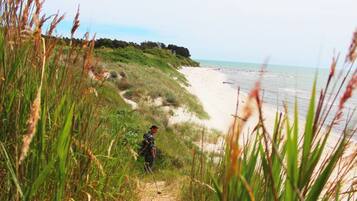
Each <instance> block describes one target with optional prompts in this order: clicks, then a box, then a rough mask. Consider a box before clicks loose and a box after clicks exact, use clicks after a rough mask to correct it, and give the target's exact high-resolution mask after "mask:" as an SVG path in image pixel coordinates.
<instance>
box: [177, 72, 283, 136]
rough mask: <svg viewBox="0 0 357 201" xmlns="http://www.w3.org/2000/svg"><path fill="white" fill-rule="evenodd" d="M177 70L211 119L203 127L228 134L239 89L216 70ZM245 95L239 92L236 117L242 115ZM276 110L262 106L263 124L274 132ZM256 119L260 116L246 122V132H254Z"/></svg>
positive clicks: (255, 114) (265, 105)
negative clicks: (252, 130)
mask: <svg viewBox="0 0 357 201" xmlns="http://www.w3.org/2000/svg"><path fill="white" fill-rule="evenodd" d="M179 71H180V72H181V73H182V74H183V75H184V76H185V77H186V78H187V80H188V82H189V84H190V86H189V87H187V90H188V91H189V92H190V93H192V94H193V95H195V96H196V97H197V98H198V99H199V101H200V102H201V104H202V105H203V107H204V109H205V111H206V112H207V113H208V115H209V116H210V119H208V120H203V121H202V122H203V123H202V124H203V125H204V126H206V127H207V128H211V129H217V130H219V131H221V132H223V133H227V132H228V130H229V127H230V125H231V124H232V121H233V115H234V114H235V110H236V106H237V95H238V89H235V88H234V87H232V86H231V84H230V83H229V82H228V81H227V79H226V75H225V74H224V73H222V72H220V71H219V69H217V68H209V67H199V68H196V67H182V68H181V69H180V70H179ZM247 96H248V94H247V93H246V92H243V91H240V92H239V107H238V108H239V109H238V115H239V114H240V113H241V110H242V108H243V107H242V105H244V104H245V102H246V99H247ZM276 111H277V110H276V108H274V107H272V106H271V105H269V104H267V103H263V114H264V117H265V119H264V122H265V123H266V126H267V127H268V129H269V130H271V129H273V125H274V120H275V114H276ZM258 120H259V116H258V114H257V113H256V112H255V113H254V114H253V115H252V117H251V118H250V119H249V120H248V121H247V123H246V126H245V129H247V130H251V129H253V128H254V126H255V125H256V124H257V122H258Z"/></svg>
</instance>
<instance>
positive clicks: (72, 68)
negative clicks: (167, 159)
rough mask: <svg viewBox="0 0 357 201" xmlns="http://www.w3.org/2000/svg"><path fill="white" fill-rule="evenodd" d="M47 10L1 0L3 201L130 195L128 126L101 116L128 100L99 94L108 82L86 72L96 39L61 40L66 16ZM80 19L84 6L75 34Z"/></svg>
mask: <svg viewBox="0 0 357 201" xmlns="http://www.w3.org/2000/svg"><path fill="white" fill-rule="evenodd" d="M41 9H42V2H40V1H39V0H35V1H33V0H27V1H23V0H19V1H8V0H6V1H5V0H1V1H0V14H1V16H0V23H1V25H0V26H1V28H0V176H1V179H0V200H70V199H74V200H78V199H89V198H93V199H96V200H98V199H105V200H108V199H112V200H117V199H120V198H121V197H125V195H127V194H128V193H130V194H131V192H132V191H133V190H132V189H131V187H132V185H133V183H132V182H131V181H128V180H125V179H124V178H125V176H126V175H127V174H128V171H129V170H130V168H129V167H130V166H132V163H131V160H129V159H128V158H129V157H130V155H129V156H128V151H126V149H125V147H119V146H117V145H118V144H120V140H121V137H122V136H121V135H118V133H124V132H125V130H126V129H127V128H128V125H125V126H124V127H119V125H118V124H122V122H110V121H109V122H104V123H103V121H104V120H105V119H106V118H107V117H103V115H104V114H103V113H104V112H109V113H110V114H113V115H115V114H116V113H115V112H114V111H117V110H118V107H120V106H122V107H123V108H122V109H125V106H124V103H120V101H121V102H122V100H121V99H120V97H119V96H117V97H116V99H118V100H119V99H120V100H119V101H116V99H115V98H114V99H110V100H109V99H104V98H101V96H102V94H103V93H105V91H107V90H109V88H108V86H107V85H105V84H103V82H102V81H91V80H89V79H88V71H89V70H90V69H91V68H93V66H95V64H94V62H93V60H94V59H93V54H92V53H93V48H94V40H91V39H89V35H88V34H86V35H85V36H84V39H85V40H84V42H83V44H74V43H71V44H70V45H69V46H67V45H62V44H61V41H60V40H59V39H58V38H57V37H54V36H52V34H53V33H54V30H55V29H56V26H57V25H58V24H59V23H60V22H61V20H62V19H63V16H59V15H58V14H57V15H51V16H49V17H47V16H45V15H41V13H42V12H41ZM45 24H49V27H48V29H47V30H46V31H45V30H44V29H43V27H44V26H45ZM78 26H79V12H78V13H77V15H76V17H75V19H74V21H73V27H72V29H71V30H70V34H71V38H72V39H73V38H74V35H75V32H76V30H77V28H78ZM99 79H101V78H99ZM97 90H98V91H99V92H97ZM97 93H99V97H97ZM115 94H116V93H115ZM112 96H114V95H112ZM104 103H105V104H104ZM109 124H110V125H109ZM108 125H109V126H110V127H113V128H114V127H119V128H118V129H111V130H109V129H106V128H107V127H108ZM109 147H111V151H107V150H108V149H109ZM107 152H108V154H103V155H104V156H100V155H99V153H107ZM118 154H121V156H123V157H122V158H121V157H120V156H117V155H118ZM113 156H115V157H113ZM108 172H111V174H110V175H108V174H107V173H108ZM124 184H125V185H124ZM133 189H134V188H133ZM132 198H133V199H134V197H132Z"/></svg>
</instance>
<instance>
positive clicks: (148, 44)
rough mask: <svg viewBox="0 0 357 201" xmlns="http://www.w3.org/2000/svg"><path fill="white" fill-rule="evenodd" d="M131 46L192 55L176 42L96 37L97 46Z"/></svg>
mask: <svg viewBox="0 0 357 201" xmlns="http://www.w3.org/2000/svg"><path fill="white" fill-rule="evenodd" d="M62 40H63V41H64V42H65V43H68V44H69V42H70V41H71V39H70V38H62ZM72 42H74V43H78V44H81V43H82V42H83V39H72ZM129 46H132V47H135V48H139V49H143V50H145V49H152V48H161V49H167V50H170V51H171V52H172V53H173V54H176V55H180V56H183V57H186V58H189V57H191V54H190V51H189V50H188V49H187V48H186V47H182V46H177V45H174V44H169V45H166V44H164V43H161V42H152V41H145V42H142V43H134V42H127V41H122V40H117V39H109V38H100V39H96V41H95V48H113V49H116V48H126V47H129Z"/></svg>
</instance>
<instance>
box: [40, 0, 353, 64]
mask: <svg viewBox="0 0 357 201" xmlns="http://www.w3.org/2000/svg"><path fill="white" fill-rule="evenodd" d="M79 4H80V7H81V19H82V21H83V22H84V24H86V25H90V24H106V25H108V26H110V25H125V26H128V25H129V26H134V27H141V28H145V29H149V30H152V31H154V32H156V33H158V34H159V37H154V38H147V39H148V40H160V41H163V42H172V43H177V44H182V45H185V46H187V47H189V49H190V50H191V52H192V55H193V56H194V57H196V58H206V59H223V60H224V59H226V60H240V61H253V62H261V61H263V60H264V58H265V57H267V56H271V58H272V62H273V63H285V64H294V65H310V66H311V65H312V66H314V65H317V64H318V63H320V64H326V63H325V61H327V62H329V58H330V56H331V54H332V51H333V49H334V48H336V49H337V50H345V49H346V48H347V45H348V43H349V42H350V37H351V35H352V32H353V31H354V29H355V27H357V12H355V8H356V7H357V1H355V0H299V1H297V0H296V1H292V0H175V1H174V0H171V1H169V0H151V1H144V0H131V1H123V0H101V1H97V0H62V1H55V0H52V1H50V0H48V1H47V2H46V3H45V5H46V6H45V10H46V12H47V11H49V12H51V13H53V12H56V11H57V10H60V11H63V12H66V13H67V18H71V17H73V15H74V13H75V11H76V8H77V6H78V5H79ZM91 29H92V31H95V27H92V28H91ZM98 34H103V35H105V33H98ZM124 39H130V40H141V39H142V37H138V36H133V37H130V36H127V38H124ZM319 55H321V56H319ZM319 60H322V61H321V62H320V61H319Z"/></svg>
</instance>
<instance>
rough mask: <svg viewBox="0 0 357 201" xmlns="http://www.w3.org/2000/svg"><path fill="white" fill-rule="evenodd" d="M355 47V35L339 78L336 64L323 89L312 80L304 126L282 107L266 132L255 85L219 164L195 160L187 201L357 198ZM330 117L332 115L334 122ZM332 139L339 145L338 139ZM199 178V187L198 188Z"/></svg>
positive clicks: (288, 200)
mask: <svg viewBox="0 0 357 201" xmlns="http://www.w3.org/2000/svg"><path fill="white" fill-rule="evenodd" d="M356 41H357V32H356V33H355V34H354V36H353V40H352V43H351V46H350V49H349V53H348V55H347V56H346V60H345V62H344V68H343V69H342V70H341V71H340V73H339V74H338V75H335V74H336V73H335V72H336V70H335V68H336V64H337V61H338V59H337V58H334V59H333V61H332V64H331V68H330V74H329V77H328V80H327V81H326V85H325V87H324V88H323V89H321V90H320V91H317V89H316V79H315V81H314V83H313V87H312V89H311V97H310V103H309V106H308V112H307V115H306V118H305V121H304V122H302V121H299V118H298V116H299V114H298V111H299V110H298V107H299V106H298V103H297V102H296V103H295V107H294V108H293V112H292V119H291V118H290V116H289V111H288V108H287V107H285V112H284V113H278V112H277V113H276V117H275V123H274V127H273V129H271V130H270V129H268V128H269V127H268V126H266V125H265V124H266V123H265V121H264V115H263V111H262V97H261V95H260V81H258V82H257V83H256V86H255V87H254V89H252V91H251V92H250V94H249V97H248V100H247V103H246V104H245V105H244V106H243V110H242V111H243V112H242V114H239V115H240V117H238V114H236V115H235V118H234V122H233V124H232V126H231V128H230V131H229V133H228V137H227V140H226V149H225V153H224V154H223V156H222V157H221V161H220V163H218V164H211V165H210V166H208V167H205V168H202V165H203V164H202V163H205V162H200V161H197V160H196V159H195V155H194V157H193V158H194V159H193V161H196V162H193V164H192V174H191V181H192V182H191V185H190V187H189V189H190V192H197V193H191V194H188V193H187V192H186V194H185V195H186V197H188V198H186V199H190V200H213V199H214V200H224V201H226V200H227V201H228V200H251V201H254V200H276V201H277V200H286V201H294V200H308V201H315V200H355V199H356V194H357V192H356V178H355V175H354V174H355V171H356V168H357V167H356V164H357V154H356V153H357V150H356V144H354V143H353V142H351V137H352V136H353V135H355V134H356V130H357V127H356V126H357V124H356V123H357V122H355V119H354V118H355V117H356V114H355V110H356V108H354V110H353V111H349V112H347V111H345V109H344V105H345V103H346V102H347V101H348V100H349V99H350V98H351V96H352V92H353V91H354V90H356V88H357V70H356V67H355V65H354V62H355V60H356V46H357V43H356ZM333 82H334V83H333ZM331 94H332V95H331ZM334 104H335V105H338V110H337V112H336V113H332V109H331V108H332V107H333V105H334ZM237 107H238V104H237ZM237 111H238V110H237ZM254 113H258V116H259V121H258V123H257V125H256V126H255V128H254V129H253V131H252V132H249V133H247V129H245V126H246V125H245V124H246V121H247V120H249V119H250V118H252V115H253V114H254ZM328 116H332V117H333V118H332V120H331V121H328V120H327V117H328ZM337 124H343V125H344V129H343V130H342V131H339V132H337V133H334V134H332V133H333V129H334V127H335V126H336V125H337ZM333 135H336V136H337V138H338V140H336V141H333V140H332V139H331V138H332V137H333ZM329 146H332V147H329ZM202 175H204V176H202ZM197 178H199V182H194V181H195V180H197ZM202 184H204V185H202ZM207 186H209V187H214V189H211V188H207Z"/></svg>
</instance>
